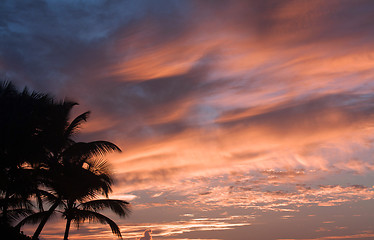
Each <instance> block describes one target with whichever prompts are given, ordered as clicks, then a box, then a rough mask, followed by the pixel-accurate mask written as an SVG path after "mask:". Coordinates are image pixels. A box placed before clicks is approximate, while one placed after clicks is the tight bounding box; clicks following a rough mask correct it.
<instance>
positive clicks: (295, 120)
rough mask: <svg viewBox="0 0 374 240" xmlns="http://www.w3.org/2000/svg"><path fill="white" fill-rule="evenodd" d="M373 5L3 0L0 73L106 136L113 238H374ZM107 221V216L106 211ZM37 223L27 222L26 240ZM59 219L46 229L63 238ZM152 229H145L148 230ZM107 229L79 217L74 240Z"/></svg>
mask: <svg viewBox="0 0 374 240" xmlns="http://www.w3.org/2000/svg"><path fill="white" fill-rule="evenodd" d="M373 12H374V2H373V1H370V0H369V1H364V0H339V1H336V0H329V1H322V0H310V1H306V0H284V1H271V0H268V1H263V0H262V1H254V0H252V1H249V0H246V1H244V0H243V1H239V0H235V1H223V0H216V1H213V0H206V1H194V0H188V1H187V0H186V1H183V0H180V1H175V0H170V1H167V0H158V1H152V0H148V1H145V0H137V1H135V0H134V1H104V0H92V1H74V0H66V1H57V0H48V1H47V0H46V1H41V0H34V1H31V0H27V1H10V0H5V1H1V2H0V75H1V78H2V79H5V80H10V81H12V82H13V83H15V84H16V85H17V86H18V87H19V88H20V89H21V88H23V87H25V86H27V87H28V88H29V89H32V90H35V91H39V92H45V93H50V94H52V95H54V96H56V98H57V99H69V100H74V101H77V102H78V103H79V104H80V105H79V106H77V107H76V109H75V110H74V112H73V116H77V115H78V114H80V113H83V112H85V111H87V110H90V111H91V112H92V114H91V116H90V119H89V121H88V122H87V123H86V124H85V125H84V126H83V127H82V129H81V133H80V134H79V136H77V140H79V141H92V140H108V141H111V142H113V143H115V144H117V145H118V146H119V147H120V148H121V149H122V150H123V152H122V153H115V154H110V155H107V159H108V161H109V162H110V163H111V165H112V168H113V173H114V175H115V178H116V184H115V186H114V191H113V193H112V194H111V195H110V197H111V198H115V199H124V200H128V201H130V203H131V208H132V214H131V215H130V216H129V217H128V218H126V219H118V218H115V216H113V218H114V219H115V220H116V222H117V223H118V224H119V226H120V227H121V231H122V235H123V237H124V239H129V240H130V239H131V240H135V239H139V238H141V237H142V238H141V239H142V240H143V239H146V240H147V239H154V240H246V239H254V240H329V239H349V240H353V239H354V240H356V239H374V226H373V224H372V223H373V220H374V211H373V206H374V174H373V172H374V162H373V159H372V158H373V152H374V148H373V147H374V145H373V140H374V93H373V90H374V45H373V41H374V31H373V22H374V15H373ZM108 215H109V216H111V213H109V212H108ZM35 227H36V226H27V227H25V228H24V229H23V230H24V231H25V233H27V234H32V232H33V230H34V229H35ZM63 231H64V222H63V221H62V220H60V219H59V218H56V219H55V220H53V221H52V222H51V223H48V224H47V225H46V228H45V229H44V230H43V232H42V234H41V237H42V239H48V240H51V239H61V238H62V235H63ZM147 231H148V233H146V232H147ZM98 238H100V239H103V240H106V239H116V237H115V236H114V235H112V234H111V232H110V229H109V227H108V226H105V225H97V224H88V223H85V224H83V225H81V226H80V229H79V230H75V228H74V229H72V230H71V239H98Z"/></svg>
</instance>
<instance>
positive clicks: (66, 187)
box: [17, 159, 129, 239]
mask: <svg viewBox="0 0 374 240" xmlns="http://www.w3.org/2000/svg"><path fill="white" fill-rule="evenodd" d="M60 167H61V169H58V170H57V171H53V172H51V174H53V176H54V177H53V180H52V181H53V183H52V184H51V188H52V189H53V191H46V192H44V193H43V194H44V195H45V197H46V198H47V199H48V201H50V202H53V205H52V207H51V208H50V209H49V210H48V211H44V212H38V213H35V214H31V215H29V216H28V217H26V218H25V219H24V220H22V221H21V222H20V223H19V224H18V225H17V227H21V226H22V225H24V224H27V223H36V222H38V221H40V220H44V219H47V220H48V218H49V217H50V216H51V215H52V214H56V213H61V214H62V216H63V217H65V219H66V229H65V234H64V239H68V234H69V230H70V225H71V222H74V223H76V224H77V225H78V226H79V224H80V223H82V222H84V221H86V220H88V221H91V222H92V221H93V222H99V223H104V224H105V223H106V224H109V226H110V227H111V229H112V232H113V233H114V234H116V235H117V236H118V237H121V233H120V229H119V227H118V226H117V224H116V223H115V222H114V221H113V220H111V219H110V218H108V217H106V216H104V215H102V214H101V213H99V212H98V211H100V210H103V209H106V208H109V209H110V210H112V211H113V212H114V213H115V214H117V215H118V216H120V217H126V216H128V214H129V208H128V202H126V201H123V200H113V199H97V200H95V198H96V197H97V196H98V195H102V194H103V195H107V194H108V192H109V191H110V185H111V183H112V180H111V177H110V173H109V172H108V169H109V168H108V164H107V163H106V162H105V161H103V160H100V159H99V160H97V159H95V160H92V159H90V160H85V161H84V164H80V163H77V162H72V163H70V164H66V165H61V166H60ZM57 207H60V208H61V209H62V211H55V209H56V208H57ZM46 217H48V218H46ZM34 237H35V236H34Z"/></svg>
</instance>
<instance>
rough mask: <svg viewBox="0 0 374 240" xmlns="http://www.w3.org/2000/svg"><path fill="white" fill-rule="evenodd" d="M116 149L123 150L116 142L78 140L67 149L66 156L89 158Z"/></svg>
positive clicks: (67, 157)
mask: <svg viewBox="0 0 374 240" xmlns="http://www.w3.org/2000/svg"><path fill="white" fill-rule="evenodd" d="M115 151H116V152H121V149H120V148H119V147H118V146H117V145H115V144H114V143H111V142H107V141H94V142H88V143H85V142H77V143H75V144H73V145H72V146H70V147H69V148H68V149H66V150H65V152H64V157H65V159H69V160H71V158H77V157H79V158H81V159H82V158H84V159H88V158H90V157H93V156H100V155H104V154H106V153H109V152H115Z"/></svg>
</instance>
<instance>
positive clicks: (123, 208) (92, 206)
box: [81, 199, 131, 217]
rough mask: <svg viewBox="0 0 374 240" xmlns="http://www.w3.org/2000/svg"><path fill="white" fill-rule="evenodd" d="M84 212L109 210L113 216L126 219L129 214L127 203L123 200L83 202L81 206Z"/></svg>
mask: <svg viewBox="0 0 374 240" xmlns="http://www.w3.org/2000/svg"><path fill="white" fill-rule="evenodd" d="M81 207H82V208H83V209H84V210H93V211H95V212H96V211H98V210H103V209H106V208H110V209H111V210H112V211H113V212H114V213H115V214H117V215H118V216H120V217H127V216H128V215H129V214H130V212H131V211H130V208H129V203H128V202H126V201H123V200H116V199H98V200H92V201H89V202H85V203H82V204H81Z"/></svg>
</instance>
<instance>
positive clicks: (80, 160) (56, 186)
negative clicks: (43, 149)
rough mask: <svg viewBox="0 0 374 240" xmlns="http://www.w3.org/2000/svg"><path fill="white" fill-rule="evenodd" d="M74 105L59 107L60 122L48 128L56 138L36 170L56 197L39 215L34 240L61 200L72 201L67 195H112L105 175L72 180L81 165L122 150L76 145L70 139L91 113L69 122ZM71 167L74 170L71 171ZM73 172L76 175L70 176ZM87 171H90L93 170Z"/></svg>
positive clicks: (103, 144) (101, 144)
mask: <svg viewBox="0 0 374 240" xmlns="http://www.w3.org/2000/svg"><path fill="white" fill-rule="evenodd" d="M68 103H71V102H68ZM74 105H75V104H66V105H62V106H61V107H62V108H63V109H64V111H60V112H57V114H60V115H59V116H58V118H59V119H60V121H59V122H58V123H57V124H56V123H55V124H54V125H51V128H50V129H49V131H50V132H54V133H55V136H54V138H53V139H51V140H50V142H49V144H48V145H47V148H48V149H50V152H49V155H48V160H47V161H43V162H39V168H41V169H44V170H43V174H40V175H41V176H43V182H44V185H45V187H47V188H50V189H52V191H53V192H55V193H56V194H55V196H57V197H56V199H55V201H54V202H53V204H52V205H51V206H50V208H49V210H48V211H41V212H40V213H39V214H38V216H39V220H40V223H39V226H38V228H37V229H36V230H35V233H34V235H33V239H37V238H38V236H39V235H40V233H41V231H42V229H43V228H44V226H45V224H46V223H47V221H48V219H49V218H50V216H51V215H52V214H53V213H54V211H55V210H56V208H57V207H58V206H59V205H60V204H62V203H63V201H64V200H67V199H71V196H70V195H71V194H72V193H75V192H78V193H80V194H82V193H85V194H86V195H87V194H88V195H89V192H90V191H91V192H92V191H93V192H95V194H97V193H98V192H101V194H103V195H104V196H106V197H107V196H108V193H109V192H110V191H111V185H112V183H113V180H112V179H111V177H110V175H108V174H99V175H95V174H93V175H92V174H91V176H90V179H89V180H84V179H83V180H82V179H75V177H76V176H79V175H80V174H82V172H79V171H81V170H82V167H83V166H84V165H87V166H92V158H93V157H95V156H101V155H104V154H105V153H108V152H112V151H117V152H120V151H121V150H120V148H119V147H118V146H116V145H115V144H113V143H111V142H107V141H93V142H88V143H85V142H75V141H74V140H73V139H72V138H73V137H74V136H75V134H76V133H77V132H78V130H79V128H80V125H81V124H82V123H83V122H85V121H87V118H88V116H89V114H90V112H85V113H83V114H81V115H79V116H78V117H76V118H75V119H74V120H73V121H71V122H69V121H68V119H69V115H70V112H71V110H72V107H73V106H74ZM61 113H62V114H61ZM56 118H57V117H56ZM72 166H73V167H74V168H71V167H72ZM73 169H74V171H75V173H73V172H72V170H73ZM87 170H92V167H91V168H90V169H87ZM74 174H75V175H74ZM86 175H87V174H86ZM67 176H68V177H67ZM87 177H88V176H87ZM71 180H74V181H71ZM77 183H85V185H84V186H80V184H77ZM95 184H97V185H95ZM78 186H79V190H77V191H74V189H72V187H78ZM87 191H88V192H87ZM41 193H42V195H43V194H44V195H45V194H48V193H46V192H45V191H44V192H41Z"/></svg>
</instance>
